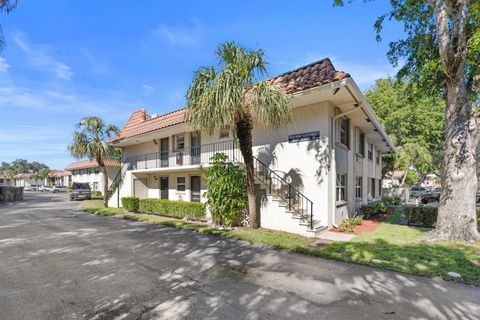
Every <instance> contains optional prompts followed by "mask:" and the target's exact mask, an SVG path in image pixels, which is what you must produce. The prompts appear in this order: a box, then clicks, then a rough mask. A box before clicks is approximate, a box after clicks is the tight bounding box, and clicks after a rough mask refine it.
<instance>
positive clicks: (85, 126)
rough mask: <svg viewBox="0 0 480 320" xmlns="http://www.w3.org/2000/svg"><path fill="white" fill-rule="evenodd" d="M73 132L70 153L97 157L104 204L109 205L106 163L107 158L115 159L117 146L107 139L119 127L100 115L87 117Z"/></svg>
mask: <svg viewBox="0 0 480 320" xmlns="http://www.w3.org/2000/svg"><path fill="white" fill-rule="evenodd" d="M76 128H77V130H76V131H75V132H74V133H73V143H72V144H70V145H69V146H68V150H69V151H70V153H71V154H72V155H73V156H74V157H75V158H76V159H81V158H89V159H95V160H96V161H97V162H98V165H99V166H100V168H101V170H102V175H103V204H104V206H105V208H106V207H108V176H107V168H106V165H105V160H106V159H113V158H114V157H115V155H116V152H115V148H113V147H112V146H110V145H108V143H107V141H108V140H109V139H110V138H111V137H112V136H113V135H115V134H117V132H118V128H117V127H116V126H114V125H112V124H108V125H107V124H105V122H104V121H103V120H102V119H100V118H98V117H85V118H83V119H82V120H80V122H79V123H78V124H77V125H76Z"/></svg>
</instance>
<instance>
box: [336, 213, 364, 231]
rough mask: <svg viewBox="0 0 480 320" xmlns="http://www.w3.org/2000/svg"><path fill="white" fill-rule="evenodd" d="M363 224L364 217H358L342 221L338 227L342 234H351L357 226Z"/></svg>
mask: <svg viewBox="0 0 480 320" xmlns="http://www.w3.org/2000/svg"><path fill="white" fill-rule="evenodd" d="M362 222H363V217H362V216H356V217H355V218H347V219H344V220H343V221H342V224H341V225H340V226H339V227H338V229H339V230H340V231H342V232H351V231H354V229H355V226H358V225H360V224H362Z"/></svg>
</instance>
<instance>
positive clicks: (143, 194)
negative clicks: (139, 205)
mask: <svg viewBox="0 0 480 320" xmlns="http://www.w3.org/2000/svg"><path fill="white" fill-rule="evenodd" d="M133 181H134V182H133V194H134V195H135V197H137V198H140V199H146V198H147V197H148V187H147V179H135V180H133Z"/></svg>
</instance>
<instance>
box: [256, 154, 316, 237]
mask: <svg viewBox="0 0 480 320" xmlns="http://www.w3.org/2000/svg"><path fill="white" fill-rule="evenodd" d="M253 159H254V167H255V162H257V163H258V164H260V165H261V167H262V170H263V171H264V172H265V171H266V172H265V173H266V174H268V175H269V176H270V185H267V183H266V182H265V181H263V180H262V178H261V177H260V176H258V175H257V172H256V171H257V170H254V173H255V175H257V178H258V179H259V180H260V181H261V182H262V183H263V184H264V185H265V186H267V187H269V191H270V193H272V188H271V181H272V176H274V177H275V179H277V180H279V181H280V182H281V183H283V184H285V185H287V186H288V193H289V196H288V201H289V210H292V209H293V211H295V212H296V213H297V214H299V215H300V216H301V217H302V218H304V219H305V220H307V222H308V223H309V224H310V229H313V201H312V200H310V199H309V198H308V197H306V196H305V195H304V194H303V193H302V192H300V190H299V189H298V188H296V187H295V186H293V185H292V184H291V183H288V182H287V181H286V180H285V179H284V178H282V177H281V176H280V175H279V174H278V173H276V172H275V171H274V170H272V169H270V168H269V167H268V166H267V165H266V164H265V163H263V162H262V161H261V160H260V159H258V158H257V157H255V156H253ZM292 191H294V192H295V193H296V194H298V195H299V196H300V197H301V198H303V199H304V200H305V201H306V203H307V207H308V208H307V210H308V211H310V212H309V214H307V215H305V214H303V213H302V212H301V211H300V210H298V209H296V208H294V207H293V206H292V203H291V200H292V199H291V198H292V197H291V194H292ZM277 195H278V196H279V197H282V195H281V194H280V193H277Z"/></svg>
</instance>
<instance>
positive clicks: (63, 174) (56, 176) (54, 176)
mask: <svg viewBox="0 0 480 320" xmlns="http://www.w3.org/2000/svg"><path fill="white" fill-rule="evenodd" d="M45 184H46V185H51V186H66V187H70V186H71V185H72V173H71V172H70V171H66V170H52V171H50V172H49V173H48V176H47V178H46V179H45Z"/></svg>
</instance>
